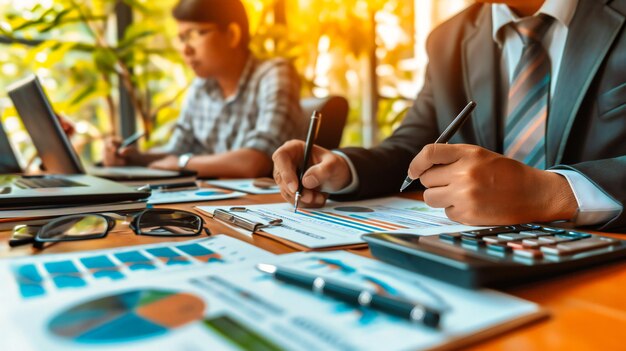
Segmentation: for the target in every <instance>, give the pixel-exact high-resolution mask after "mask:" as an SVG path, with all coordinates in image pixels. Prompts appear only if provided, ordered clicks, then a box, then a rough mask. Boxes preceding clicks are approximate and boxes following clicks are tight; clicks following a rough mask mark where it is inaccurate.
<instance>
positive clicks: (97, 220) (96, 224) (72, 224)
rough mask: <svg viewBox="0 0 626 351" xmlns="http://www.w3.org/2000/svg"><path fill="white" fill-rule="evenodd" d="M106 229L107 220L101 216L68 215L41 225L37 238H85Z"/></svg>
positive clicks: (96, 235) (60, 239) (107, 226)
mask: <svg viewBox="0 0 626 351" xmlns="http://www.w3.org/2000/svg"><path fill="white" fill-rule="evenodd" d="M108 229H109V222H108V221H107V219H106V218H105V217H102V216H98V215H78V216H68V217H63V218H59V219H58V220H55V221H52V222H50V223H48V224H46V225H45V226H43V227H42V228H41V230H40V231H39V233H38V238H39V239H41V240H45V241H62V240H78V239H87V238H90V237H100V236H103V235H105V234H106V233H107V231H108Z"/></svg>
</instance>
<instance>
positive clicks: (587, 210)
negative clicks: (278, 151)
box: [333, 0, 622, 225]
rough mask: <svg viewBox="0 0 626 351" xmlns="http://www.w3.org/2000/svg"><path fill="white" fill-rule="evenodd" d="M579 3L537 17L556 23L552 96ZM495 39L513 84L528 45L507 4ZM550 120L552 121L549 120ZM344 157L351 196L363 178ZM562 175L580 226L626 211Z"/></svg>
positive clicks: (556, 2)
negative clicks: (516, 70) (524, 49)
mask: <svg viewBox="0 0 626 351" xmlns="http://www.w3.org/2000/svg"><path fill="white" fill-rule="evenodd" d="M577 5H578V0H546V1H545V2H544V4H543V5H542V6H541V8H540V9H539V11H537V13H536V14H535V15H538V14H540V13H544V14H547V15H549V16H551V17H553V18H554V19H555V20H554V22H553V23H552V26H551V27H550V29H549V30H548V31H547V32H546V34H545V36H544V38H543V40H542V44H543V45H544V47H545V48H546V50H547V51H548V55H549V56H550V61H551V63H552V69H551V70H552V78H551V81H550V95H552V94H553V93H554V89H555V87H556V84H557V80H558V72H559V68H560V67H561V59H562V57H563V51H564V50H565V43H566V41H567V34H568V31H569V28H568V27H569V25H570V22H571V20H572V18H573V17H574V13H575V12H576V7H577ZM491 6H492V23H493V33H492V34H493V39H494V41H495V42H496V43H497V44H498V45H499V46H500V48H501V49H502V54H503V55H502V69H503V70H504V71H505V73H506V76H508V78H509V83H511V81H512V80H513V72H514V70H515V67H516V66H517V63H518V62H519V60H520V58H521V56H522V50H523V47H524V44H523V42H522V39H521V38H520V36H519V34H518V33H517V32H516V31H515V30H514V29H513V28H511V26H507V24H509V23H511V22H517V21H521V20H523V18H520V17H519V16H517V15H516V14H515V13H513V12H512V11H511V9H510V8H509V7H508V6H507V5H504V4H492V5H491ZM548 118H549V117H548ZM334 152H335V153H336V154H338V155H340V156H342V157H343V158H344V159H345V160H346V161H347V162H348V166H349V167H350V171H351V173H352V182H351V183H350V184H349V185H348V186H347V187H345V188H343V189H341V190H340V191H338V192H335V193H333V194H336V195H339V194H349V193H351V192H354V191H356V190H357V188H358V186H359V178H358V175H357V173H356V170H355V168H354V165H353V164H352V161H350V158H349V157H347V156H346V155H345V154H344V153H342V152H340V151H334ZM550 172H554V173H558V174H560V175H562V176H563V177H565V179H567V181H568V183H569V185H570V187H571V189H572V192H573V193H574V196H575V197H576V201H577V202H578V213H577V215H576V217H575V218H572V219H571V220H572V221H573V222H574V224H576V225H593V224H602V223H606V222H608V221H610V220H611V219H613V218H614V217H616V216H617V215H619V213H620V212H621V210H622V206H621V205H620V204H619V203H618V202H616V201H615V200H614V199H612V198H611V197H610V196H608V195H607V194H606V193H605V192H604V191H603V190H602V189H601V188H600V187H598V186H597V185H595V184H594V183H593V182H592V181H591V180H589V179H588V178H586V177H585V176H583V175H582V174H580V173H578V172H576V171H570V170H550Z"/></svg>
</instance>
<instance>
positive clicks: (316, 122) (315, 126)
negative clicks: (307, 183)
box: [293, 111, 322, 212]
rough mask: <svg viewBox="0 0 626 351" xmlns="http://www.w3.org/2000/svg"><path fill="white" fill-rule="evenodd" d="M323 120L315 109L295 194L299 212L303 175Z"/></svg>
mask: <svg viewBox="0 0 626 351" xmlns="http://www.w3.org/2000/svg"><path fill="white" fill-rule="evenodd" d="M321 120H322V114H321V113H319V112H317V111H313V114H312V115H311V123H310V124H309V132H308V133H307V136H306V142H305V144H304V159H303V160H302V167H300V175H299V176H298V190H297V191H296V195H295V201H294V209H293V211H294V212H298V202H300V197H301V196H302V190H304V189H303V186H302V177H304V173H306V171H307V169H309V160H310V159H311V152H312V151H313V144H315V139H316V138H317V132H318V130H319V126H320V122H321Z"/></svg>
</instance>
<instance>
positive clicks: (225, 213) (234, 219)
mask: <svg viewBox="0 0 626 351" xmlns="http://www.w3.org/2000/svg"><path fill="white" fill-rule="evenodd" d="M233 212H248V209H247V208H245V207H231V208H230V209H229V210H224V209H217V210H215V211H213V218H217V219H219V220H221V221H224V222H226V223H229V224H232V225H235V226H237V227H240V228H243V229H246V230H249V231H251V232H253V233H254V232H256V231H258V230H260V229H263V228H267V227H274V226H278V225H281V224H282V223H283V220H282V219H280V218H275V219H270V220H269V221H268V222H267V223H261V222H255V221H252V220H250V219H248V218H244V217H241V216H238V215H236V214H233Z"/></svg>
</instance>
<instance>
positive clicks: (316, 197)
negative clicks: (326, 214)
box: [280, 189, 328, 208]
mask: <svg viewBox="0 0 626 351" xmlns="http://www.w3.org/2000/svg"><path fill="white" fill-rule="evenodd" d="M280 194H281V195H282V196H283V198H284V199H285V200H287V201H288V202H290V203H292V204H293V203H295V197H294V194H292V193H289V192H288V191H285V190H282V189H281V191H280ZM327 199H328V194H326V193H322V192H318V191H314V190H308V189H304V190H303V191H302V196H301V197H300V202H299V203H298V207H303V208H312V207H322V206H324V205H325V204H326V200H327Z"/></svg>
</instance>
